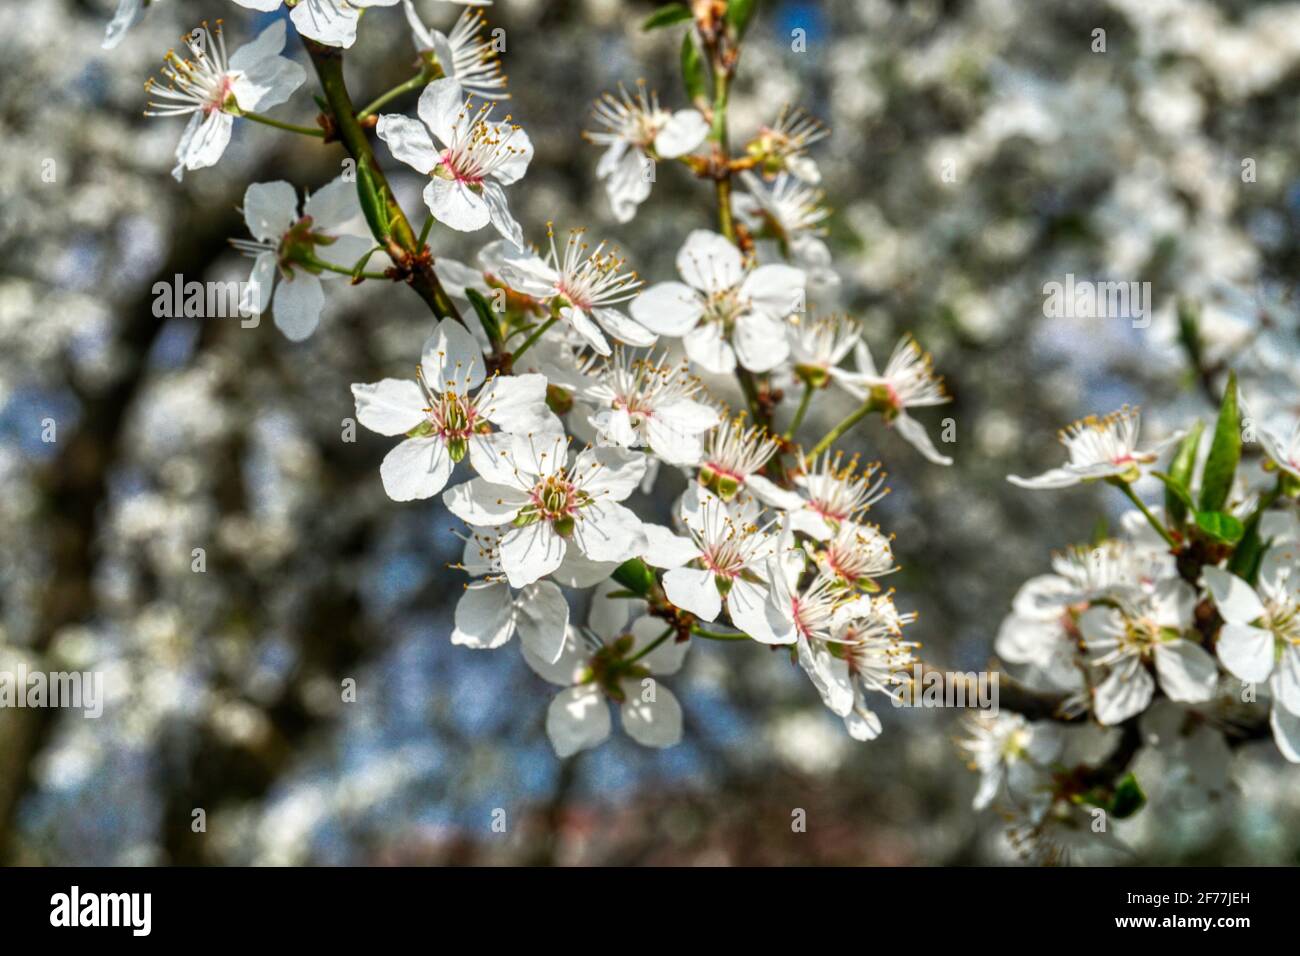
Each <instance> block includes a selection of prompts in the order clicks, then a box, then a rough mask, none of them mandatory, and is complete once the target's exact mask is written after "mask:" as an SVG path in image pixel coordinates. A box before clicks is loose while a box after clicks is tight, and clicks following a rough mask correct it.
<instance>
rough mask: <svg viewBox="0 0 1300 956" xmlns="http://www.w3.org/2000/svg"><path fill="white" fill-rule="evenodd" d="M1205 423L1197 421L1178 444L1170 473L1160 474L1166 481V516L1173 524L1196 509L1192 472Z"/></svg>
mask: <svg viewBox="0 0 1300 956" xmlns="http://www.w3.org/2000/svg"><path fill="white" fill-rule="evenodd" d="M1204 432H1205V424H1204V423H1203V422H1201V421H1197V422H1196V424H1195V425H1193V426H1192V430H1191V431H1189V432H1188V433H1187V436H1186V437H1185V438H1184V439H1183V440H1182V442H1181V443H1180V444H1179V445H1178V451H1177V452H1176V453H1175V454H1174V460H1173V461H1171V462H1170V463H1169V474H1168V475H1158V476H1157V477H1159V478H1160V480H1161V481H1163V482H1164V483H1165V516H1166V518H1167V519H1168V523H1169V524H1171V525H1175V526H1177V525H1180V524H1182V523H1183V522H1184V521H1185V520H1187V514H1188V512H1189V511H1195V510H1196V506H1195V505H1194V504H1192V492H1191V487H1192V472H1193V471H1194V470H1195V468H1196V450H1197V449H1198V448H1200V445H1201V435H1202V434H1203V433H1204Z"/></svg>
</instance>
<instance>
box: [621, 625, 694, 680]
mask: <svg viewBox="0 0 1300 956" xmlns="http://www.w3.org/2000/svg"><path fill="white" fill-rule="evenodd" d="M665 626H666V625H665V624H664V622H663V621H662V620H661V619H660V618H657V617H650V616H649V615H645V616H642V617H639V618H637V619H636V620H635V621H633V622H632V650H631V652H630V653H631V654H637V653H639V652H640V651H641V650H642V649H644V648H646V647H649V646H650V645H651V644H653V643H654V642H655V641H657V640H659V636H660V635H661V634H663V633H664V629H665ZM690 649H691V642H690V641H679V640H677V639H676V635H673V636H671V637H669V638H668V639H666V640H664V641H663V642H662V643H661V644H659V645H658V646H657V647H656V648H655V649H654V650H653V651H650V652H649V653H648V654H646V656H645V657H643V658H641V659H640V661H639V662H638V663H641V664H644V665H645V667H646V669H647V670H648V671H650V673H652V674H658V675H660V676H666V675H668V674H676V673H677V672H678V671H679V670H681V669H682V664H684V663H685V662H686V652H687V651H689V650H690Z"/></svg>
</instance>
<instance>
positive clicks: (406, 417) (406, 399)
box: [352, 378, 425, 435]
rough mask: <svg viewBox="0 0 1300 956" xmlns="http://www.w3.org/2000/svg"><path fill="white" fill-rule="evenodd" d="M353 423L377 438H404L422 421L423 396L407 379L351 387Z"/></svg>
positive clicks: (385, 380) (359, 384)
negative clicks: (353, 412) (353, 411)
mask: <svg viewBox="0 0 1300 956" xmlns="http://www.w3.org/2000/svg"><path fill="white" fill-rule="evenodd" d="M352 397H353V399H355V401H356V406H357V421H358V422H360V423H361V424H362V425H364V426H365V427H366V428H368V429H370V430H371V431H372V432H378V433H379V434H381V435H405V434H406V433H407V432H409V431H410V430H411V429H412V428H414V427H415V426H416V425H418V424H420V423H421V422H423V421H424V420H425V416H424V404H425V403H424V395H423V394H421V392H420V386H419V385H417V384H415V382H412V381H411V380H410V379H400V378H386V379H383V380H381V381H378V382H374V383H372V384H365V383H361V382H358V383H356V384H354V385H353V386H352Z"/></svg>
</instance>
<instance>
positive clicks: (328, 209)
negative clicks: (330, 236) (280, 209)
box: [302, 176, 361, 252]
mask: <svg viewBox="0 0 1300 956" xmlns="http://www.w3.org/2000/svg"><path fill="white" fill-rule="evenodd" d="M302 211H303V214H304V215H307V216H311V221H312V227H313V228H314V229H324V230H325V231H327V232H334V231H335V230H337V229H338V228H339V227H340V226H344V225H346V224H347V223H349V222H351V221H352V220H354V219H356V218H357V217H358V216H360V215H361V200H360V199H358V198H357V184H356V183H350V182H348V181H347V180H345V179H344V178H343V177H342V176H340V177H338V178H337V179H332V180H330V181H329V182H328V183H326V184H325V185H324V186H322V187H321V188H320V189H318V190H316V191H315V192H314V193H312V194H311V195H310V196H308V197H307V201H306V202H305V203H303V207H302ZM331 249H333V246H325V247H323V248H322V249H321V251H322V252H328V251H330V250H331Z"/></svg>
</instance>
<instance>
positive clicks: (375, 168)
mask: <svg viewBox="0 0 1300 956" xmlns="http://www.w3.org/2000/svg"><path fill="white" fill-rule="evenodd" d="M303 45H304V46H305V47H306V48H307V55H308V56H309V57H310V58H311V62H312V66H313V67H315V69H316V74H317V76H318V77H320V82H321V91H322V92H323V93H324V94H325V101H326V102H327V103H328V104H329V107H330V112H331V113H332V114H333V117H334V123H335V124H336V126H337V128H338V137H339V141H340V142H342V143H343V146H344V147H345V148H346V149H347V151H348V152H349V153H350V154H351V155H352V158H353V159H355V160H356V161H357V164H358V165H361V164H365V166H366V167H367V168H368V170H369V173H370V175H371V177H372V178H373V179H374V181H375V184H376V186H377V187H378V188H379V189H381V190H382V193H383V196H384V200H385V203H386V206H387V210H388V214H389V228H390V230H391V234H390V235H389V236H382V235H379V234H376V235H375V240H376V241H377V242H379V243H381V244H383V245H384V247H385V249H387V250H388V254H389V256H390V257H391V258H392V259H393V262H394V264H395V265H398V266H399V267H400V268H402V269H403V270H404V271H405V272H406V281H407V282H408V283H410V285H411V287H412V288H413V289H415V291H416V292H417V293H419V295H420V297H421V298H422V299H424V301H425V302H426V303H428V305H429V308H430V309H432V310H433V314H434V315H436V316H438V317H439V318H453V319H456V320H457V321H458V322H461V323H462V324H464V319H462V318H461V315H460V311H459V310H458V309H457V308H456V305H455V303H453V302H452V301H451V297H450V296H448V295H447V291H446V290H445V289H444V288H443V287H442V283H441V282H439V281H438V276H437V274H436V273H435V272H434V271H433V258H432V257H431V256H429V255H428V253H427V250H426V249H425V248H424V247H423V246H422V245H421V244H420V243H418V242H417V240H416V235H415V231H414V230H413V229H412V228H411V223H410V220H409V219H407V218H406V213H405V212H404V211H403V210H402V207H401V205H400V204H399V203H398V202H397V199H396V197H394V196H393V191H392V189H390V188H389V187H388V181H387V179H386V178H385V177H384V174H383V171H382V170H381V169H380V168H379V163H378V162H376V160H375V154H374V150H373V149H372V148H371V146H370V140H369V139H368V138H367V137H366V133H365V130H364V129H363V128H362V125H361V123H360V122H359V121H358V120H357V115H356V110H355V108H354V107H353V105H352V98H351V96H349V94H348V89H347V85H346V83H345V82H344V79H343V53H342V51H341V50H338V49H336V48H334V47H329V46H325V45H324V44H321V43H317V42H316V41H314V40H309V39H307V38H306V37H304V38H303Z"/></svg>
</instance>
